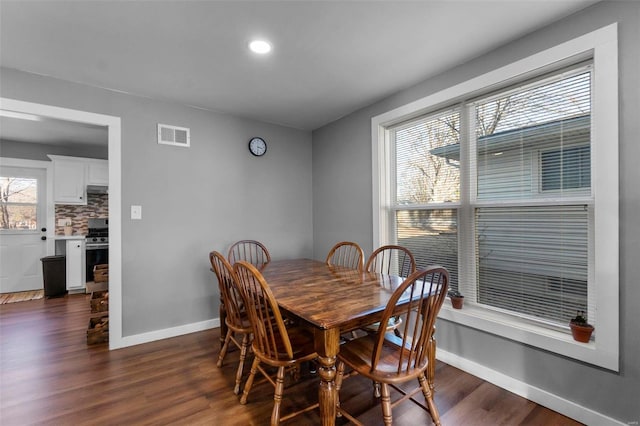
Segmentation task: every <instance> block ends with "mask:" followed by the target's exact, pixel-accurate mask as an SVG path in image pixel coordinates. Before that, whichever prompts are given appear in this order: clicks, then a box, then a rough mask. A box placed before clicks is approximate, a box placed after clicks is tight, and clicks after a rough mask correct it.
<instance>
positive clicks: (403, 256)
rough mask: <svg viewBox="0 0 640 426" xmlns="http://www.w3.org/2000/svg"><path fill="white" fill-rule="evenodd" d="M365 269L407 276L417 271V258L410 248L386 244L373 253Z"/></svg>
mask: <svg viewBox="0 0 640 426" xmlns="http://www.w3.org/2000/svg"><path fill="white" fill-rule="evenodd" d="M364 269H365V271H368V272H380V273H382V274H388V275H398V276H401V277H404V278H406V277H408V276H409V275H411V274H413V273H414V272H415V271H416V260H415V258H414V257H413V254H412V253H411V251H410V250H409V249H408V248H405V247H402V246H397V245H386V246H382V247H378V248H377V249H376V250H375V251H374V252H373V253H371V256H369V259H368V260H367V263H366V266H365V268H364Z"/></svg>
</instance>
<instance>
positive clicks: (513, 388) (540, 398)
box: [436, 348, 625, 426]
mask: <svg viewBox="0 0 640 426" xmlns="http://www.w3.org/2000/svg"><path fill="white" fill-rule="evenodd" d="M436 358H437V359H438V360H440V361H442V362H444V363H446V364H449V365H451V366H453V367H456V368H459V369H460V370H463V371H465V372H467V373H469V374H472V375H474V376H476V377H479V378H481V379H482V380H485V381H487V382H489V383H492V384H494V385H496V386H499V387H501V388H502V389H505V390H508V391H509V392H512V393H514V394H516V395H519V396H521V397H523V398H527V399H528V400H530V401H533V402H535V403H537V404H540V405H542V406H544V407H547V408H549V409H551V410H553V411H557V412H558V413H560V414H563V415H565V416H567V417H570V418H572V419H574V420H577V421H579V422H581V423H584V424H586V425H599V426H609V425H612V426H613V425H615V426H621V425H625V423H622V422H619V421H618V420H615V419H612V418H611V417H607V416H605V415H604V414H601V413H598V412H597V411H593V410H591V409H589V408H587V407H583V406H581V405H578V404H576V403H575V402H572V401H569V400H567V399H564V398H561V397H559V396H558V395H554V394H552V393H550V392H547V391H545V390H542V389H539V388H537V387H535V386H532V385H530V384H528V383H525V382H522V381H520V380H517V379H514V378H513V377H509V376H507V375H505V374H502V373H500V372H498V371H496V370H492V369H491V368H488V367H485V366H483V365H480V364H478V363H476V362H474V361H470V360H468V359H466V358H462V357H460V356H458V355H456V354H453V353H451V352H447V351H445V350H442V349H440V348H438V349H437V350H436Z"/></svg>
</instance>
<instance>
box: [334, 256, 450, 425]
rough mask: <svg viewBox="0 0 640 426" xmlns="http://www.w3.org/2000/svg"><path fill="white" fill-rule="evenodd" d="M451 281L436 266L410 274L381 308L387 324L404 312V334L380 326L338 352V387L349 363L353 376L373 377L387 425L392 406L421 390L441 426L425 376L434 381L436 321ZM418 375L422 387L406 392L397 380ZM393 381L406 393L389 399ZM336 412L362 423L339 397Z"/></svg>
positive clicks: (434, 418)
mask: <svg viewBox="0 0 640 426" xmlns="http://www.w3.org/2000/svg"><path fill="white" fill-rule="evenodd" d="M448 286H449V273H448V271H447V270H446V269H444V268H442V267H439V266H434V267H431V268H429V269H426V270H422V271H418V272H415V273H413V274H411V275H410V276H409V277H408V278H407V279H406V280H405V281H404V282H403V283H402V284H401V285H400V287H398V288H397V289H396V290H395V291H394V293H393V295H392V296H391V299H390V300H389V302H388V303H387V307H386V309H385V310H384V312H383V315H382V321H381V323H383V324H384V323H386V322H388V321H389V319H390V318H391V317H392V316H393V315H397V314H401V315H403V316H404V317H405V318H406V320H405V326H404V327H403V331H402V333H401V337H397V336H395V335H393V334H387V333H386V330H385V329H383V328H380V329H379V330H378V332H377V333H376V334H375V335H371V334H367V335H365V336H363V337H359V338H357V339H354V340H351V341H349V342H346V343H345V344H344V345H342V346H341V347H340V352H339V353H338V367H337V377H336V388H337V389H338V392H339V391H340V387H341V386H342V380H343V376H344V371H345V365H348V366H349V367H350V368H351V369H352V370H353V371H352V373H351V374H350V375H353V374H361V375H363V376H365V377H367V378H369V379H371V380H373V381H374V382H379V383H381V384H382V399H381V404H382V416H383V421H384V424H385V425H391V424H392V414H391V413H392V407H394V406H395V405H397V404H399V403H400V402H402V401H405V400H406V399H409V398H412V396H413V395H414V394H415V393H417V392H418V391H420V390H421V391H422V394H423V395H424V398H425V400H426V402H427V409H428V411H429V413H430V414H431V418H432V419H433V422H434V423H435V424H436V425H440V415H439V414H438V409H437V408H436V406H435V403H434V401H433V393H432V388H431V385H430V383H429V380H427V377H429V378H430V380H433V374H432V373H433V371H434V370H432V371H427V370H428V369H433V368H434V366H435V340H434V338H433V333H434V330H435V328H434V325H435V321H436V317H437V315H438V311H440V308H441V306H442V303H443V302H444V300H445V298H446V296H447V289H448ZM408 295H412V300H411V302H410V303H408V304H407V305H405V306H404V307H402V308H401V309H400V311H398V307H397V305H398V301H399V300H400V299H401V298H402V297H403V296H404V297H407V296H408ZM416 378H417V379H418V382H419V384H420V385H419V387H417V388H416V389H414V390H413V391H410V392H405V391H404V390H402V389H401V388H399V387H398V386H397V385H398V384H401V383H404V382H407V381H409V380H413V379H416ZM389 386H392V387H393V388H394V389H396V390H397V391H398V392H400V393H402V394H403V395H404V396H403V397H401V398H400V399H398V400H396V401H394V402H393V403H392V402H391V397H390V393H389ZM338 411H339V413H341V414H342V415H344V416H345V417H347V418H348V419H349V420H350V421H352V422H353V423H355V424H358V425H361V424H362V423H360V422H359V421H358V420H357V419H355V418H354V417H353V416H352V415H350V414H349V413H347V412H346V411H345V410H344V409H343V408H342V407H341V406H340V403H339V402H338Z"/></svg>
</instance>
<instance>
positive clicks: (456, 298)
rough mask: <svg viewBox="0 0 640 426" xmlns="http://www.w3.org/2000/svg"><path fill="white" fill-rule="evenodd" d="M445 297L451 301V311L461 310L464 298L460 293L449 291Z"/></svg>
mask: <svg viewBox="0 0 640 426" xmlns="http://www.w3.org/2000/svg"><path fill="white" fill-rule="evenodd" d="M447 295H448V296H449V298H450V299H451V306H453V309H462V304H463V302H464V296H463V295H462V293H460V292H459V291H458V290H449V292H448V293H447Z"/></svg>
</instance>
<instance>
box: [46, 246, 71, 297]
mask: <svg viewBox="0 0 640 426" xmlns="http://www.w3.org/2000/svg"><path fill="white" fill-rule="evenodd" d="M40 260H41V261H42V278H43V280H44V297H46V298H50V297H60V296H64V295H65V294H66V293H67V257H66V256H45V257H43V258H41V259H40Z"/></svg>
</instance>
